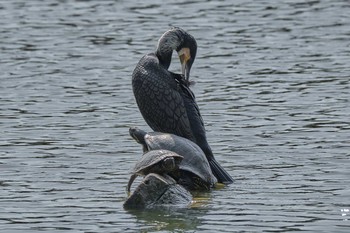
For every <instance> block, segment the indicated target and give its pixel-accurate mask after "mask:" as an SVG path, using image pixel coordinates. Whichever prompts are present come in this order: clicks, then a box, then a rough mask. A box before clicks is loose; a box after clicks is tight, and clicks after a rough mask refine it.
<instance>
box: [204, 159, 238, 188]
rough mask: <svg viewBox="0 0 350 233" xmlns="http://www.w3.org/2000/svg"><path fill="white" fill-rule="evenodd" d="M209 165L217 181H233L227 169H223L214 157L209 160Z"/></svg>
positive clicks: (225, 182)
mask: <svg viewBox="0 0 350 233" xmlns="http://www.w3.org/2000/svg"><path fill="white" fill-rule="evenodd" d="M209 165H210V168H211V170H212V172H213V175H214V176H215V177H216V178H217V179H218V182H219V183H223V184H231V183H233V178H232V177H231V176H230V175H229V174H228V173H227V171H225V169H224V168H223V167H221V165H220V164H219V163H218V162H217V161H216V160H215V159H214V158H212V159H211V160H209Z"/></svg>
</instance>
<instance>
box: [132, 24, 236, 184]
mask: <svg viewBox="0 0 350 233" xmlns="http://www.w3.org/2000/svg"><path fill="white" fill-rule="evenodd" d="M173 50H176V52H177V53H178V55H179V58H180V62H181V66H182V75H181V74H176V73H173V72H170V71H168V68H169V66H170V62H171V56H172V53H173ZM196 52H197V43H196V40H195V39H194V38H193V36H191V35H190V34H188V33H187V32H186V31H184V30H183V29H181V28H178V27H174V28H172V29H170V30H169V31H167V32H165V33H164V34H163V35H162V36H161V38H160V39H159V41H158V46H157V49H156V52H155V53H150V54H147V55H145V56H143V57H142V58H141V60H140V61H139V63H138V64H137V66H136V68H135V70H134V72H133V74H132V88H133V92H134V95H135V98H136V102H137V105H138V107H139V109H140V111H141V114H142V116H143V118H144V119H145V121H146V122H147V124H148V125H149V126H150V127H151V128H152V129H153V130H154V131H158V132H163V133H172V134H175V135H178V136H181V137H184V138H187V139H190V140H192V141H193V142H195V143H197V144H198V145H199V147H201V148H202V150H203V152H204V153H205V155H206V157H207V159H208V161H209V164H210V167H211V169H212V171H213V173H214V175H215V176H216V178H217V179H218V181H219V182H220V183H232V182H233V179H232V177H231V176H230V175H229V174H228V173H227V172H226V171H225V170H224V169H223V168H222V167H221V166H220V164H219V163H218V162H217V161H216V160H215V158H214V155H213V153H212V150H211V148H210V146H209V144H208V142H207V139H206V135H205V128H204V123H203V119H202V117H201V115H200V112H199V108H198V105H197V103H196V101H195V97H194V94H193V92H192V91H191V90H190V88H189V87H190V81H189V75H190V70H191V66H192V64H193V62H194V59H195V57H196Z"/></svg>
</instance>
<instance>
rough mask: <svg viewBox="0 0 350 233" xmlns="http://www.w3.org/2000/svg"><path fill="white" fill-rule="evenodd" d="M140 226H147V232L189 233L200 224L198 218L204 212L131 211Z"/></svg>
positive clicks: (174, 209) (169, 210)
mask: <svg viewBox="0 0 350 233" xmlns="http://www.w3.org/2000/svg"><path fill="white" fill-rule="evenodd" d="M128 213H130V214H132V215H134V216H135V217H136V218H137V220H138V221H139V222H140V224H141V225H146V226H147V231H179V230H180V231H191V230H195V229H196V228H197V226H199V225H200V224H201V221H200V216H201V215H204V214H205V212H202V211H201V212H198V211H195V210H191V209H176V208H174V207H172V208H171V209H166V208H161V209H152V210H147V211H145V210H143V211H142V210H133V211H130V210H129V211H128Z"/></svg>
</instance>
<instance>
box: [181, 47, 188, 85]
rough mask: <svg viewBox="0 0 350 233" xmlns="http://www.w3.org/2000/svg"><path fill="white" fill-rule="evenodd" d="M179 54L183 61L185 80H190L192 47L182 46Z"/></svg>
mask: <svg viewBox="0 0 350 233" xmlns="http://www.w3.org/2000/svg"><path fill="white" fill-rule="evenodd" d="M178 54H179V58H180V62H181V68H182V75H183V76H184V77H185V80H186V81H187V82H189V79H190V70H191V64H190V63H189V61H190V59H191V53H190V49H189V48H182V49H181V50H180V51H179V52H178Z"/></svg>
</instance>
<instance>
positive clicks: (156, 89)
mask: <svg viewBox="0 0 350 233" xmlns="http://www.w3.org/2000/svg"><path fill="white" fill-rule="evenodd" d="M151 58H152V57H151ZM152 59H153V61H152ZM152 59H150V57H149V58H145V57H144V58H143V59H141V61H140V62H139V64H138V65H137V66H136V68H135V70H134V73H133V79H132V86H133V91H134V95H135V98H136V102H137V104H138V107H139V109H140V112H141V114H142V116H143V118H144V119H145V121H146V122H147V124H148V125H149V126H150V127H151V128H152V129H153V130H155V131H159V132H165V133H172V134H176V135H179V136H182V137H185V138H188V139H190V140H194V137H193V134H192V131H191V125H190V122H189V119H188V115H187V111H186V107H185V103H184V100H183V97H182V95H181V93H180V92H179V90H180V91H181V89H179V85H178V83H177V82H176V81H175V79H174V78H173V77H172V75H171V74H170V73H169V72H168V71H167V70H165V69H164V68H162V67H160V66H159V64H158V63H157V60H155V58H152Z"/></svg>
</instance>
